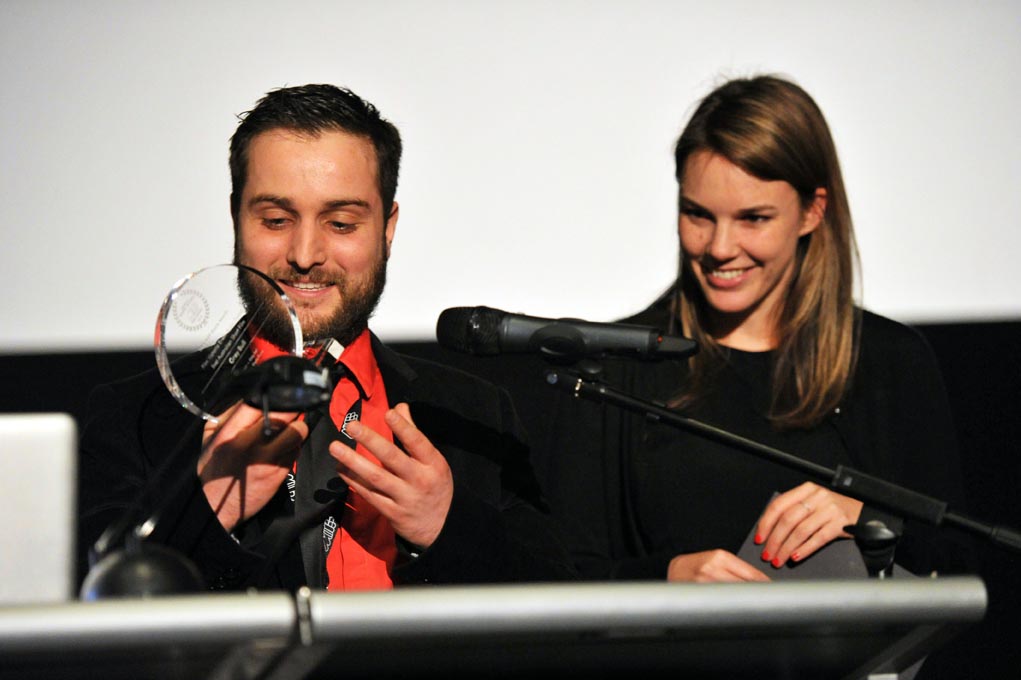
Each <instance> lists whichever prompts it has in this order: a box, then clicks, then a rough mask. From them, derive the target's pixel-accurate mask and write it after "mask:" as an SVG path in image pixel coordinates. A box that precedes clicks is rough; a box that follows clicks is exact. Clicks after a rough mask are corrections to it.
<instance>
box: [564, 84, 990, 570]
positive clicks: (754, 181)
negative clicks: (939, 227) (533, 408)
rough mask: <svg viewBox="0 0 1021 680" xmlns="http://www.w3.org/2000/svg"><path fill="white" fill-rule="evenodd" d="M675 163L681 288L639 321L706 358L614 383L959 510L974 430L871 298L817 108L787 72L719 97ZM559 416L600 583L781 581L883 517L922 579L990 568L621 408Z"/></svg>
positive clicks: (953, 538)
mask: <svg viewBox="0 0 1021 680" xmlns="http://www.w3.org/2000/svg"><path fill="white" fill-rule="evenodd" d="M675 162H676V177H677V181H678V185H679V189H680V192H679V204H678V205H679V210H680V215H679V218H678V228H679V236H680V271H679V274H678V279H677V281H676V283H674V284H673V285H672V286H671V287H670V289H669V290H668V292H667V293H666V294H664V295H663V296H662V297H661V299H660V300H659V301H658V302H657V303H656V304H654V305H653V306H652V307H650V308H649V309H648V310H646V312H643V313H642V314H640V315H638V316H636V317H632V318H630V319H626V320H625V321H628V322H632V323H642V324H650V325H654V326H656V327H659V328H665V329H668V331H669V332H671V333H679V334H684V335H687V336H689V337H692V338H694V339H695V340H697V341H698V344H699V348H700V349H699V352H698V354H696V355H695V356H694V357H692V358H690V359H685V360H678V361H664V362H660V363H643V364H637V363H634V362H613V361H607V362H606V364H605V380H606V381H607V382H609V383H611V384H613V385H615V386H617V387H619V388H621V389H624V390H625V391H627V392H629V393H630V394H632V395H634V396H637V397H638V398H643V399H646V400H648V401H651V402H654V403H667V404H669V405H670V406H672V407H673V408H674V409H676V410H678V411H679V412H680V413H682V414H684V415H686V416H690V417H693V418H695V419H697V420H699V421H701V422H703V423H708V424H709V425H713V426H716V427H718V428H722V429H723V430H726V431H728V432H731V433H734V434H737V435H740V436H742V437H745V438H747V439H751V440H753V441H757V442H760V443H762V444H765V445H767V446H771V447H773V448H776V449H780V450H782V451H786V452H789V453H791V454H793V455H795V456H798V457H800V458H803V459H805V460H808V461H811V462H813V463H815V464H818V465H821V466H824V467H825V468H830V469H832V468H835V467H836V466H838V465H846V466H851V467H854V468H855V469H857V470H861V471H865V472H869V473H871V474H874V475H877V476H880V477H883V478H885V479H887V480H890V481H893V482H895V483H897V484H901V485H903V486H906V487H908V488H911V489H915V490H917V491H920V492H922V493H926V494H929V495H931V496H933V497H936V498H940V499H944V500H948V501H950V502H951V504H952V505H954V506H955V507H959V505H958V504H959V503H960V501H961V498H962V492H961V489H960V487H959V476H960V475H959V469H958V452H957V449H956V436H955V433H954V431H953V427H952V424H951V417H950V411H949V406H948V401H947V397H946V393H945V390H944V387H943V383H942V378H941V376H940V373H939V370H938V368H937V366H936V363H935V360H934V357H933V354H932V352H931V349H930V348H929V346H928V345H927V344H926V342H925V340H923V338H922V336H921V335H919V334H918V333H917V332H916V331H914V330H911V329H909V328H908V327H906V326H903V325H901V324H899V323H896V322H894V321H892V320H889V319H886V318H883V317H880V316H878V315H876V314H872V313H870V312H868V311H866V310H864V309H862V308H860V307H857V306H856V305H855V303H854V296H853V272H854V261H855V259H856V257H857V254H856V251H855V245H854V236H853V230H852V224H851V216H850V211H849V209H848V201H847V196H846V194H845V191H844V183H843V179H842V177H841V171H840V165H839V163H838V161H837V155H836V151H835V148H834V145H833V140H832V138H831V136H830V132H829V129H828V126H827V124H826V121H825V119H824V117H823V115H822V112H821V111H820V110H819V108H818V106H816V104H815V102H814V101H813V100H812V98H811V97H810V96H809V95H808V94H807V93H806V92H805V91H804V90H803V89H802V88H801V87H799V86H798V85H796V84H795V83H793V82H791V81H790V80H786V79H783V78H778V77H773V76H759V77H754V78H748V79H737V80H732V81H729V82H727V83H725V84H723V85H722V86H720V87H719V88H717V89H716V90H714V91H713V92H711V93H710V94H709V95H708V96H707V97H705V98H704V99H703V100H702V101H701V103H700V104H699V106H698V108H697V109H696V111H695V113H694V114H693V116H692V118H691V120H690V121H689V122H688V124H687V126H686V127H685V129H684V131H683V133H682V134H681V136H680V138H679V140H678V142H677V145H676V148H675ZM557 409H558V411H557V421H556V425H555V426H553V427H549V428H547V433H548V436H547V438H546V442H545V445H546V448H545V451H546V459H547V460H548V461H549V464H550V470H551V471H550V481H549V483H548V486H549V489H550V495H551V498H552V501H553V504H554V508H555V509H556V511H557V512H558V513H559V515H560V516H561V518H562V519H563V520H564V522H565V523H566V524H567V525H568V526H569V527H571V529H572V531H571V535H572V537H573V542H574V545H573V546H572V550H573V552H574V555H575V558H576V560H577V561H578V564H579V568H580V569H581V570H582V571H583V572H585V573H586V574H588V575H589V576H592V577H596V578H605V577H614V578H659V579H662V578H666V579H670V580H679V581H703V582H704V581H765V580H769V579H770V577H771V575H773V574H775V573H776V570H778V569H781V568H786V567H788V566H790V565H796V564H797V563H800V562H803V561H804V560H806V559H808V558H810V557H811V556H812V555H813V554H815V553H817V552H819V551H820V550H822V549H823V548H824V547H825V546H827V545H828V544H830V543H831V542H833V541H835V540H839V539H847V538H849V537H850V535H849V534H848V533H846V532H845V531H844V527H845V526H847V525H852V524H856V523H864V522H867V521H869V520H879V521H882V522H883V523H885V524H886V525H888V526H889V527H891V528H893V529H895V530H896V531H898V532H901V533H902V536H901V538H900V541H899V544H898V547H897V558H898V563H899V564H901V565H902V566H903V567H905V568H907V569H909V570H910V571H914V572H917V573H924V572H929V571H931V570H934V569H938V570H941V571H942V570H949V571H965V570H970V569H971V568H972V566H973V563H972V562H971V557H970V555H971V549H970V546H969V541H968V539H967V537H965V536H961V535H955V534H952V533H950V532H947V533H943V534H940V535H936V533H935V531H932V530H931V528H929V527H917V526H910V525H909V526H904V525H903V522H902V521H901V519H900V518H898V517H894V516H892V515H889V514H887V513H885V512H883V511H881V510H880V509H878V508H874V507H870V506H867V505H863V503H862V502H861V501H860V500H857V499H855V498H851V497H848V496H845V495H842V494H838V493H835V492H834V491H832V490H830V489H829V488H826V487H824V486H821V485H820V484H819V483H817V482H818V481H820V480H815V479H811V478H808V477H806V476H805V475H804V474H802V473H795V472H793V471H790V470H787V469H780V468H779V466H776V465H774V464H772V463H771V462H767V461H765V460H758V459H755V458H754V457H750V456H748V454H747V453H746V452H745V451H743V450H738V449H735V448H732V447H731V446H728V445H726V444H722V443H718V442H716V441H708V440H705V439H702V438H701V437H700V436H698V435H695V434H689V433H687V432H679V431H678V430H675V429H673V428H672V427H671V426H669V425H668V424H664V423H661V422H652V421H650V420H647V419H645V418H644V417H641V416H638V415H627V414H621V413H620V412H619V411H616V410H614V408H613V407H611V406H598V405H594V404H591V403H584V402H583V401H582V400H577V399H573V398H569V397H565V398H564V399H563V401H562V403H560V404H558V406H557ZM593 452H601V455H593ZM774 494H776V495H775V498H774V497H773V496H774ZM771 499H772V500H771ZM749 532H752V533H753V535H754V542H755V543H756V544H758V545H759V546H760V547H759V549H760V550H761V555H759V556H757V557H756V558H755V559H754V560H752V561H751V562H749V561H745V560H743V559H741V558H739V557H738V556H737V554H736V553H737V552H738V549H739V547H740V546H741V545H742V543H743V541H744V539H745V537H746V535H748V534H749ZM753 562H754V563H753Z"/></svg>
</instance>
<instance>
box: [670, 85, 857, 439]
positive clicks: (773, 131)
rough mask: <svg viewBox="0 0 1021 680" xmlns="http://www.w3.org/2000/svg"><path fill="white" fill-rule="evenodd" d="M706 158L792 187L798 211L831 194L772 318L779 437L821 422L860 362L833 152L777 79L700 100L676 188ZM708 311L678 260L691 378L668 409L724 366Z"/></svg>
mask: <svg viewBox="0 0 1021 680" xmlns="http://www.w3.org/2000/svg"><path fill="white" fill-rule="evenodd" d="M703 150H705V151H710V152H712V153H715V154H719V155H720V156H723V157H724V158H726V159H728V160H729V161H730V162H732V163H734V164H735V165H737V166H738V167H740V168H741V169H743V170H744V171H745V172H747V173H749V174H751V175H753V176H754V177H758V178H759V179H762V180H767V181H773V180H782V181H784V182H787V183H788V184H790V185H791V186H793V187H794V189H795V191H797V193H798V196H799V197H800V199H801V206H802V209H803V210H806V209H808V207H809V206H810V205H811V204H812V201H813V199H814V197H815V194H816V190H817V189H819V188H824V189H825V190H826V194H827V201H826V210H825V214H824V216H823V220H822V222H821V223H820V224H819V226H818V228H816V229H815V230H814V231H813V232H812V233H810V234H807V235H805V236H802V237H801V241H800V242H799V243H798V249H797V254H796V257H795V272H794V277H793V280H792V281H791V284H790V288H789V289H788V291H787V296H786V298H785V300H784V302H783V305H782V309H781V310H780V313H779V317H778V319H777V329H778V339H779V344H778V346H777V350H776V353H775V362H774V366H773V389H772V404H771V408H770V414H769V417H770V419H771V421H772V422H773V423H774V426H776V427H777V428H778V429H794V428H807V427H812V426H814V425H816V424H818V423H819V422H820V421H821V420H822V419H823V418H824V417H826V415H827V414H829V413H831V412H832V411H833V410H834V409H835V408H837V407H838V406H839V404H840V401H841V399H842V398H843V396H844V394H845V392H846V391H847V389H848V386H849V382H850V379H851V375H852V372H853V368H854V364H855V361H856V359H857V344H858V343H857V336H856V333H857V331H856V328H857V327H858V324H857V323H856V319H855V317H856V309H855V306H854V295H853V285H854V267H855V264H856V262H857V257H858V255H857V248H856V246H855V242H854V230H853V227H852V224H851V212H850V208H849V206H848V202H847V194H846V192H845V190H844V181H843V178H842V175H841V172H840V163H839V161H838V159H837V152H836V148H835V146H834V143H833V138H832V137H831V135H830V131H829V127H828V126H827V124H826V120H825V118H824V117H823V115H822V111H820V109H819V107H818V106H817V105H816V103H815V101H814V100H813V99H812V98H811V97H810V96H809V95H808V94H807V93H806V92H805V91H804V90H803V89H801V87H799V86H798V85H796V84H794V83H793V82H791V81H789V80H785V79H783V78H779V77H776V76H769V75H764V76H758V77H755V78H741V79H735V80H731V81H728V82H727V83H725V84H723V85H722V86H720V87H718V88H717V89H715V90H714V91H713V92H711V93H710V94H709V95H708V96H706V97H705V98H704V99H703V100H702V101H701V103H700V104H699V106H698V108H697V109H696V111H695V113H694V114H693V115H692V118H691V120H690V121H689V122H688V124H687V126H686V127H685V129H684V132H683V133H682V134H681V136H680V138H679V139H678V141H677V145H676V147H675V150H674V158H675V162H676V173H677V181H678V184H679V186H680V190H681V191H680V194H681V195H683V186H684V166H685V162H686V161H687V159H688V157H689V156H691V154H692V153H695V152H696V151H703ZM709 312H710V309H709V307H708V304H707V303H706V300H705V297H704V296H703V294H702V291H701V289H700V287H699V285H698V282H697V281H696V280H695V277H694V274H693V273H692V271H691V268H690V265H689V264H688V263H687V262H685V261H684V258H683V256H682V257H681V263H680V272H679V275H678V283H677V284H676V298H675V300H674V303H673V313H674V314H675V315H676V316H677V317H678V319H679V321H680V323H681V325H682V329H683V332H684V333H685V334H686V335H688V336H689V337H691V338H692V339H694V340H696V341H697V342H698V344H699V348H700V349H699V353H698V354H696V355H695V356H694V357H692V359H691V360H690V361H691V369H692V379H691V382H690V383H689V385H688V386H687V387H686V388H685V390H684V391H683V392H682V393H681V394H679V395H678V396H677V398H676V399H675V400H674V401H673V402H672V405H674V406H676V407H681V408H683V407H684V406H686V405H688V404H690V403H692V402H693V401H694V400H697V399H698V398H699V396H700V395H701V394H704V392H705V390H706V389H708V387H709V385H710V384H711V380H712V375H713V373H714V372H715V371H716V370H717V369H718V368H719V366H720V365H721V363H722V362H723V361H724V354H723V351H722V349H721V347H720V345H719V344H718V343H717V342H716V340H715V339H714V338H713V336H712V335H711V333H710V328H711V326H710V324H709V316H708V315H709Z"/></svg>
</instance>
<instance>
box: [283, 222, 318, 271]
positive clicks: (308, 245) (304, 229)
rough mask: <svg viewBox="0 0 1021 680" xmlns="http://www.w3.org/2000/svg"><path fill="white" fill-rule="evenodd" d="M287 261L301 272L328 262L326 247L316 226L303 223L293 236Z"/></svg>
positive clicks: (296, 228)
mask: <svg viewBox="0 0 1021 680" xmlns="http://www.w3.org/2000/svg"><path fill="white" fill-rule="evenodd" d="M287 261H288V262H289V263H290V264H291V266H293V267H294V268H295V269H297V270H299V271H308V270H310V269H312V268H313V267H315V266H317V265H321V264H323V263H324V262H325V261H326V247H325V241H324V239H323V238H322V235H321V234H320V233H319V231H318V229H316V226H315V225H312V224H306V223H301V224H299V225H298V226H297V227H295V229H294V231H293V233H292V234H291V244H290V249H289V250H288V252H287Z"/></svg>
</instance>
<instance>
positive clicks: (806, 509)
mask: <svg viewBox="0 0 1021 680" xmlns="http://www.w3.org/2000/svg"><path fill="white" fill-rule="evenodd" d="M799 502H800V503H801V507H803V508H804V509H805V511H806V512H808V513H809V514H811V513H812V506H811V505H809V504H808V503H806V502H805V501H799Z"/></svg>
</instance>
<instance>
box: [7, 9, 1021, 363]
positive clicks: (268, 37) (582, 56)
mask: <svg viewBox="0 0 1021 680" xmlns="http://www.w3.org/2000/svg"><path fill="white" fill-rule="evenodd" d="M761 71H769V72H776V73H781V74H784V75H787V76H790V77H792V78H794V79H795V80H797V81H798V82H799V83H801V84H802V85H803V86H804V87H805V88H806V89H807V90H808V91H809V92H810V93H811V94H812V95H813V96H814V97H815V98H816V100H817V101H818V102H819V104H820V106H821V107H822V109H823V111H824V112H825V113H826V114H827V118H828V120H829V123H830V126H831V128H832V130H833V133H834V136H835V137H836V141H837V146H838V150H839V152H840V154H841V159H842V163H843V166H844V171H845V179H846V181H847V185H848V190H849V192H850V195H851V204H852V211H853V215H854V218H855V221H856V227H857V230H858V239H859V245H860V247H861V250H862V255H863V277H862V278H863V286H862V290H863V301H864V303H865V304H866V305H867V306H868V307H870V308H871V309H873V310H875V311H878V312H880V313H884V314H887V315H889V316H892V317H894V318H898V319H900V320H903V321H907V322H921V321H938V320H984V319H1000V318H1012V319H1013V318H1018V317H1021V267H1019V266H1017V260H1018V258H1019V257H1021V227H1019V226H1018V218H1019V216H1021V134H1019V132H1018V108H1019V106H1018V105H1019V103H1021V94H1019V93H1021V3H1018V2H1016V1H1015V0H1003V1H1000V2H992V1H988V0H985V1H983V0H978V1H974V0H973V1H971V2H967V3H965V2H959V1H957V0H941V1H932V2H920V1H919V2H915V1H907V0H902V1H899V2H896V1H893V2H891V1H889V0H888V1H885V2H884V1H870V0H867V1H858V2H848V3H842V4H840V5H837V4H836V3H829V2H812V1H810V0H785V1H783V2H781V3H762V2H755V1H748V2H744V1H738V0H730V1H717V2H705V1H679V0H674V1H670V0H628V1H626V2H611V1H608V0H607V1H600V0H588V1H582V0H576V1H570V0H562V1H559V2H558V1H546V2H540V1H534V0H533V1H530V0H523V1H521V0H519V1H517V2H483V1H477V2H470V1H468V0H460V1H459V0H446V1H440V0H436V1H432V2H426V1H398V0H391V1H386V0H382V1H377V2H367V1H365V0H360V1H357V2H343V1H339V2H338V1H326V0H324V1H322V2H316V1H311V0H310V1H305V2H302V1H291V2H279V1H268V2H258V1H252V0H249V1H247V2H226V1H223V2H210V1H208V0H206V1H202V2H199V1H192V0H174V1H173V2H155V1H152V2H137V1H128V0H82V1H77V0H48V1H38V2H33V1H30V0H0V86H2V89H0V129H2V134H0V187H2V192H3V206H4V211H3V212H4V214H3V219H2V227H0V228H2V230H3V231H2V234H3V238H2V246H0V247H2V252H0V267H2V269H0V271H2V274H3V280H4V281H5V282H6V286H5V289H4V290H3V291H2V294H0V299H2V300H3V302H2V303H0V352H22V351H61V350H76V349H131V348H143V347H148V346H149V344H150V343H151V338H152V330H153V325H154V322H155V316H156V312H157V309H158V307H159V304H160V301H161V300H162V298H163V295H164V294H165V293H166V291H167V289H168V288H169V287H170V286H171V285H172V284H173V283H174V281H176V280H177V279H178V278H179V277H180V276H182V275H184V274H186V273H188V272H190V271H192V270H195V269H198V268H200V267H203V266H207V265H211V264H217V263H221V262H226V261H228V260H229V259H230V253H231V228H230V219H229V211H228V193H229V173H228V171H227V142H228V138H229V137H230V135H231V133H232V132H233V130H234V127H235V125H236V122H237V121H236V118H235V116H236V114H238V113H240V112H242V111H245V110H247V109H249V108H251V106H252V105H253V104H254V102H255V101H256V100H257V99H258V98H259V97H260V96H261V95H262V94H263V93H264V92H266V91H267V90H270V89H273V88H276V87H280V86H284V85H297V84H303V83H307V82H332V83H336V84H339V85H344V86H348V87H351V88H352V89H354V90H355V91H356V92H358V93H359V94H361V95H362V96H364V97H366V98H367V99H369V100H370V101H372V102H373V103H375V104H376V105H377V106H378V107H379V108H380V109H381V110H382V112H383V114H384V115H385V116H386V117H388V118H390V119H391V120H392V121H394V122H395V123H396V124H397V126H398V127H399V128H400V130H401V132H402V135H403V137H404V141H405V154H406V155H405V163H404V166H403V168H402V174H401V182H400V186H399V188H398V201H399V202H400V204H401V219H400V223H399V224H398V228H397V236H396V241H395V244H394V251H393V257H392V259H391V266H390V279H389V284H388V288H387V291H386V294H385V295H384V298H383V302H382V303H381V306H380V308H379V311H378V313H377V315H376V317H375V319H374V322H373V327H374V328H375V330H376V331H377V332H378V333H379V334H380V335H381V336H382V337H383V338H384V339H388V340H429V339H433V338H434V327H435V322H436V317H437V315H438V314H439V312H440V311H442V310H443V309H444V308H446V307H451V306H469V305H488V306H491V307H497V308H500V309H505V310H508V311H514V312H520V313H526V314H532V315H536V316H573V317H580V318H587V319H591V320H610V319H613V318H617V317H619V316H622V315H625V314H629V313H631V312H633V311H637V310H638V309H640V308H641V307H643V306H645V304H646V303H648V302H649V301H651V300H652V299H653V298H654V297H655V296H656V295H657V294H658V293H659V292H660V291H661V290H662V289H663V288H664V287H665V286H666V285H667V283H668V282H669V280H670V278H671V277H672V275H673V273H674V267H675V261H676V257H675V252H676V247H677V244H676V234H675V230H674V225H675V192H676V187H675V184H674V181H673V168H672V162H671V150H672V145H673V142H674V140H675V138H676V136H677V135H678V133H679V132H680V130H681V127H682V126H683V123H684V122H685V120H686V118H687V116H688V114H689V113H690V112H691V110H692V107H693V105H694V104H695V102H696V100H697V99H698V98H699V97H701V96H702V95H703V94H705V93H706V92H707V91H708V90H709V89H710V88H711V87H713V86H714V85H715V84H717V83H718V82H719V81H720V80H721V79H722V78H724V77H727V76H735V75H748V74H752V73H757V72H761Z"/></svg>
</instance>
